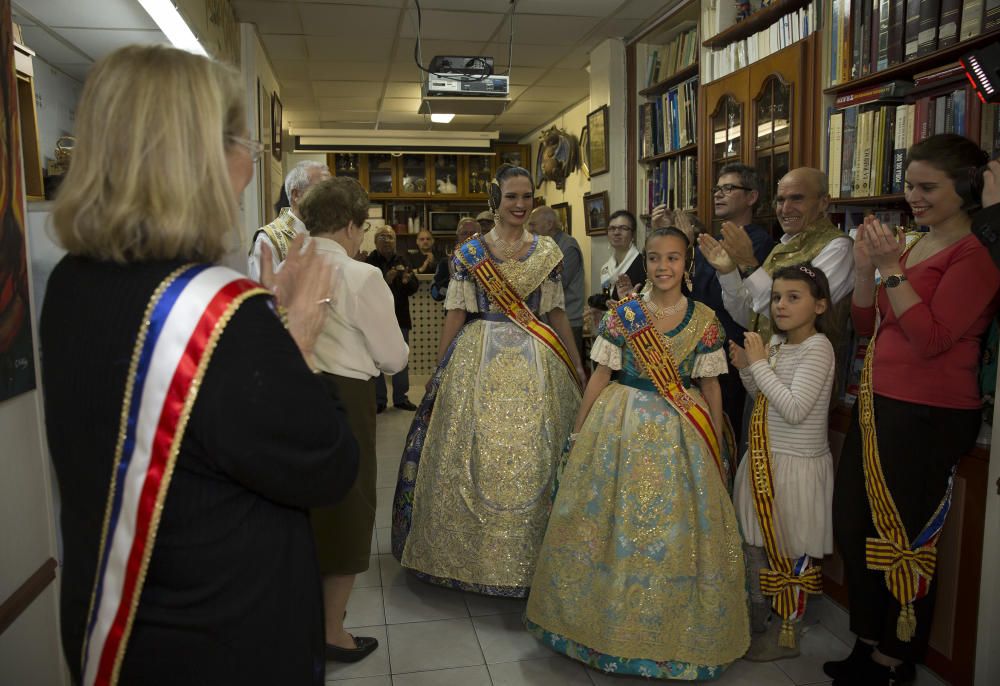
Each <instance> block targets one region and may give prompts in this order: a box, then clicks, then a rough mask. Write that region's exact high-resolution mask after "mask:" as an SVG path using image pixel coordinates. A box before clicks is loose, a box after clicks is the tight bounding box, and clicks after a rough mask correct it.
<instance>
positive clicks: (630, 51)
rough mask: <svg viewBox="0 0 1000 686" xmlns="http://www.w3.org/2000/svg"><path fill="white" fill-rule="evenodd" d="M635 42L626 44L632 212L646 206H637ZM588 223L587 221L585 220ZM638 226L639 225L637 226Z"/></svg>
mask: <svg viewBox="0 0 1000 686" xmlns="http://www.w3.org/2000/svg"><path fill="white" fill-rule="evenodd" d="M635 71H636V61H635V43H630V44H628V45H626V46H625V207H627V208H628V211H629V212H631V213H632V214H637V212H638V211H640V210H641V209H644V208H637V207H636V198H635V196H636V193H637V188H638V184H639V179H638V178H637V177H638V172H637V171H636V167H637V166H638V165H637V164H636V158H637V157H638V156H639V127H640V126H641V124H640V123H639V114H638V112H639V104H638V103H637V102H636V95H635V88H636V85H637V83H636V82H637V78H638V77H637V76H636V73H635ZM588 125H589V124H588ZM584 224H585V225H586V222H584ZM636 228H638V227H636Z"/></svg>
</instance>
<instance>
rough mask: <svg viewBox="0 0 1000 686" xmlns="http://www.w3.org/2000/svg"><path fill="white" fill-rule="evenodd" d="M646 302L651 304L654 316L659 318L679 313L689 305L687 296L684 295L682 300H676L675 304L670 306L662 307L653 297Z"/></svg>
mask: <svg viewBox="0 0 1000 686" xmlns="http://www.w3.org/2000/svg"><path fill="white" fill-rule="evenodd" d="M646 304H647V305H649V309H651V310H652V311H653V316H654V317H656V318H657V319H663V318H664V317H668V316H670V315H672V314H677V313H678V312H680V311H681V310H683V309H684V308H685V307H687V298H683V297H682V298H681V299H680V300H678V301H677V302H675V303H674V304H673V305H670V306H669V307H660V306H659V305H657V304H656V303H654V302H653V299H652V298H650V299H649V300H647V301H646Z"/></svg>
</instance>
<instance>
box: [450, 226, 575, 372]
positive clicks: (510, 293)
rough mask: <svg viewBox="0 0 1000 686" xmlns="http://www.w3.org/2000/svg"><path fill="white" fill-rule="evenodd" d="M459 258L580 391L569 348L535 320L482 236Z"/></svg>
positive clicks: (460, 252)
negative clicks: (562, 369)
mask: <svg viewBox="0 0 1000 686" xmlns="http://www.w3.org/2000/svg"><path fill="white" fill-rule="evenodd" d="M458 257H459V259H460V260H462V264H464V265H465V266H466V267H467V268H468V269H469V271H470V272H472V275H473V276H475V277H476V280H477V281H479V284H480V285H481V286H482V287H483V290H484V291H486V295H487V297H489V299H490V302H492V303H493V304H494V305H496V306H497V307H498V308H500V311H501V312H503V313H504V315H505V316H506V317H507V318H509V319H510V320H511V321H512V322H514V323H515V324H517V325H518V326H519V327H521V328H522V329H524V330H525V331H526V332H527V333H528V334H529V335H531V336H533V337H534V338H535V339H536V340H537V341H538V342H539V343H541V344H542V345H544V346H545V347H546V348H548V349H549V350H551V351H552V352H553V353H555V354H556V357H558V358H559V359H560V360H562V362H563V364H564V365H565V366H566V370H567V371H568V372H569V375H570V376H571V377H572V378H573V380H574V381H575V382H576V384H577V386H578V387H579V386H580V378H579V377H578V376H577V375H576V368H575V366H574V365H573V360H572V358H570V356H569V353H568V352H567V351H566V346H564V345H563V342H562V340H561V339H560V338H559V335H558V334H557V333H556V332H555V331H553V330H552V328H551V327H549V326H548V325H547V324H545V322H543V321H542V320H540V319H539V318H538V317H536V316H535V313H534V312H532V311H531V308H530V307H528V306H527V305H526V304H525V303H524V300H523V299H522V298H521V296H519V295H518V294H517V291H515V290H514V287H513V286H512V285H511V283H510V282H509V281H508V280H507V279H506V278H505V277H504V275H503V274H501V273H500V271H499V270H498V269H497V265H496V263H495V262H493V259H492V258H491V257H490V254H489V251H487V250H486V246H485V245H483V242H482V239H481V238H479V236H473V237H472V238H470V239H469V240H467V241H465V243H463V244H462V245H461V246H460V247H459V248H458Z"/></svg>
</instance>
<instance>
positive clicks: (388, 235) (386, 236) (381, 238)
mask: <svg viewBox="0 0 1000 686" xmlns="http://www.w3.org/2000/svg"><path fill="white" fill-rule="evenodd" d="M365 223H366V224H367V223H368V222H365ZM365 230H366V231H367V229H365ZM375 240H377V241H394V240H396V237H395V236H393V235H392V234H391V233H380V234H379V235H377V236H375Z"/></svg>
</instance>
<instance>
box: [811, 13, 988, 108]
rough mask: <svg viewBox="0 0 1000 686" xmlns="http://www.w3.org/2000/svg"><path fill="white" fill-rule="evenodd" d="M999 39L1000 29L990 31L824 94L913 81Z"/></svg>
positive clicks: (834, 87) (836, 93)
mask: <svg viewBox="0 0 1000 686" xmlns="http://www.w3.org/2000/svg"><path fill="white" fill-rule="evenodd" d="M998 39H1000V29H998V30H996V31H990V32H989V33H981V34H979V35H978V36H974V37H972V38H969V39H968V40H964V41H962V42H960V43H955V44H954V45H949V46H948V47H947V48H942V49H941V50H936V51H935V52H932V53H928V54H926V55H922V56H921V57H918V58H917V59H914V60H908V61H906V62H901V63H900V64H897V65H894V66H892V67H889V68H888V69H883V70H882V71H876V72H872V73H871V74H867V75H865V76H862V77H861V78H859V79H854V80H853V81H845V82H844V83H838V84H837V85H836V86H831V87H830V88H827V89H826V90H824V91H823V92H824V93H826V94H827V95H839V94H841V93H846V92H850V91H852V90H856V89H858V88H863V87H865V86H870V85H872V84H876V83H882V82H884V81H892V80H893V79H911V80H912V78H913V75H914V74H917V73H919V72H922V71H926V70H928V69H932V68H934V67H937V66H941V65H945V64H947V63H949V62H957V61H958V58H959V57H961V56H962V55H964V54H965V53H967V52H971V51H973V50H976V49H978V48H981V47H983V46H986V45H989V44H990V43H993V42H995V41H996V40H998Z"/></svg>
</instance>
